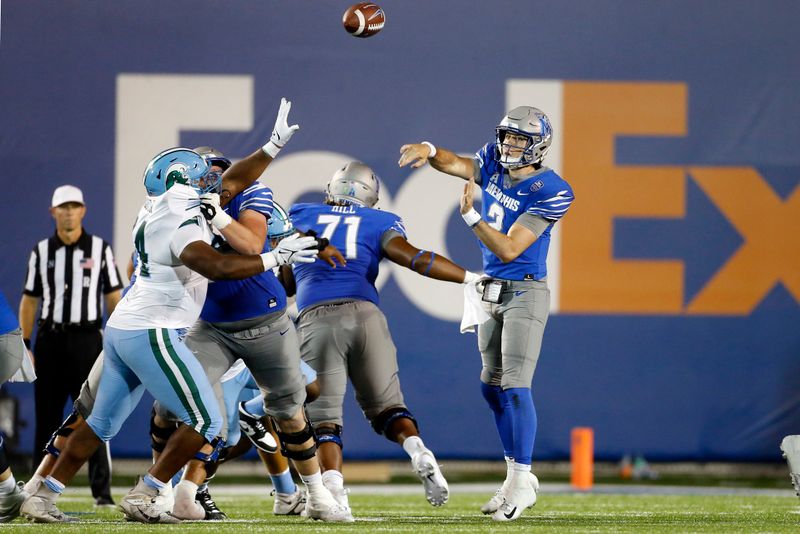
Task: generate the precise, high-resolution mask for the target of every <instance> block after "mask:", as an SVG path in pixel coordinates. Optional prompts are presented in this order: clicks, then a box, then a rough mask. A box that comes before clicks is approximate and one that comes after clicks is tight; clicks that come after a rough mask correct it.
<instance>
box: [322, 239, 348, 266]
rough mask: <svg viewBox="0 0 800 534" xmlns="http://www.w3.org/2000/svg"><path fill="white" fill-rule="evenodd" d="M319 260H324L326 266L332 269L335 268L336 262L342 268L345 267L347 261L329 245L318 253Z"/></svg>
mask: <svg viewBox="0 0 800 534" xmlns="http://www.w3.org/2000/svg"><path fill="white" fill-rule="evenodd" d="M319 259H321V260H325V261H326V262H327V263H328V265H330V266H331V267H333V268H334V269H335V268H336V262H338V263H339V265H341V266H342V267H344V266H345V265H347V260H346V259H344V256H342V253H341V252H339V249H338V248H336V247H334V246H333V245H331V244H328V245H327V246H326V247H325V248H323V249H322V250H321V251H320V252H319Z"/></svg>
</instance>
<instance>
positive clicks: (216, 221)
mask: <svg viewBox="0 0 800 534" xmlns="http://www.w3.org/2000/svg"><path fill="white" fill-rule="evenodd" d="M232 222H233V217H231V216H230V215H228V214H227V213H225V212H224V211H222V208H220V210H219V211H218V212H217V214H216V215H214V218H213V219H211V224H212V225H214V228H216V229H217V230H219V231H222V230H224V229H225V228H227V227H228V225H229V224H231V223H232Z"/></svg>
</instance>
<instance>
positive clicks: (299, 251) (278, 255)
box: [267, 234, 319, 265]
mask: <svg viewBox="0 0 800 534" xmlns="http://www.w3.org/2000/svg"><path fill="white" fill-rule="evenodd" d="M267 254H272V255H273V256H275V260H276V261H277V264H278V265H288V264H291V263H314V260H316V259H317V254H319V251H318V250H317V240H316V239H314V238H313V237H311V236H305V237H300V235H299V234H292V235H290V236H289V237H286V238H283V239H281V240H280V241H278V246H276V247H275V250H271V251H270V252H268V253H267Z"/></svg>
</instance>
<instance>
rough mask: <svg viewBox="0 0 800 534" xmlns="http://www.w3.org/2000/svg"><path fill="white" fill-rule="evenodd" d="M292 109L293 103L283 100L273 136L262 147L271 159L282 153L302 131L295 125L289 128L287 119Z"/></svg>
mask: <svg viewBox="0 0 800 534" xmlns="http://www.w3.org/2000/svg"><path fill="white" fill-rule="evenodd" d="M291 109H292V103H291V102H289V101H288V100H286V99H285V98H281V107H280V108H278V117H277V118H276V119H275V127H274V128H273V129H272V135H271V136H270V138H269V141H267V144H266V145H264V146H263V147H261V150H263V151H264V152H265V153H266V154H267V155H268V156H269V157H271V158H273V159H275V156H277V155H278V152H280V151H281V149H282V148H283V146H284V145H285V144H286V143H288V142H289V139H291V138H292V135H294V133H295V132H296V131H297V130H299V129H300V126H299V125H297V124H293V125H291V126H289V123H288V121H287V119H288V118H289V111H290V110H291Z"/></svg>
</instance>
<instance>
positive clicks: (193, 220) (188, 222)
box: [178, 217, 200, 228]
mask: <svg viewBox="0 0 800 534" xmlns="http://www.w3.org/2000/svg"><path fill="white" fill-rule="evenodd" d="M192 224H196V225H197V226H200V223H199V222H197V217H192V218H191V219H186V220H185V221H183V222H182V223H181V225H180V226H179V227H178V228H183V227H184V226H190V225H192Z"/></svg>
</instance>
